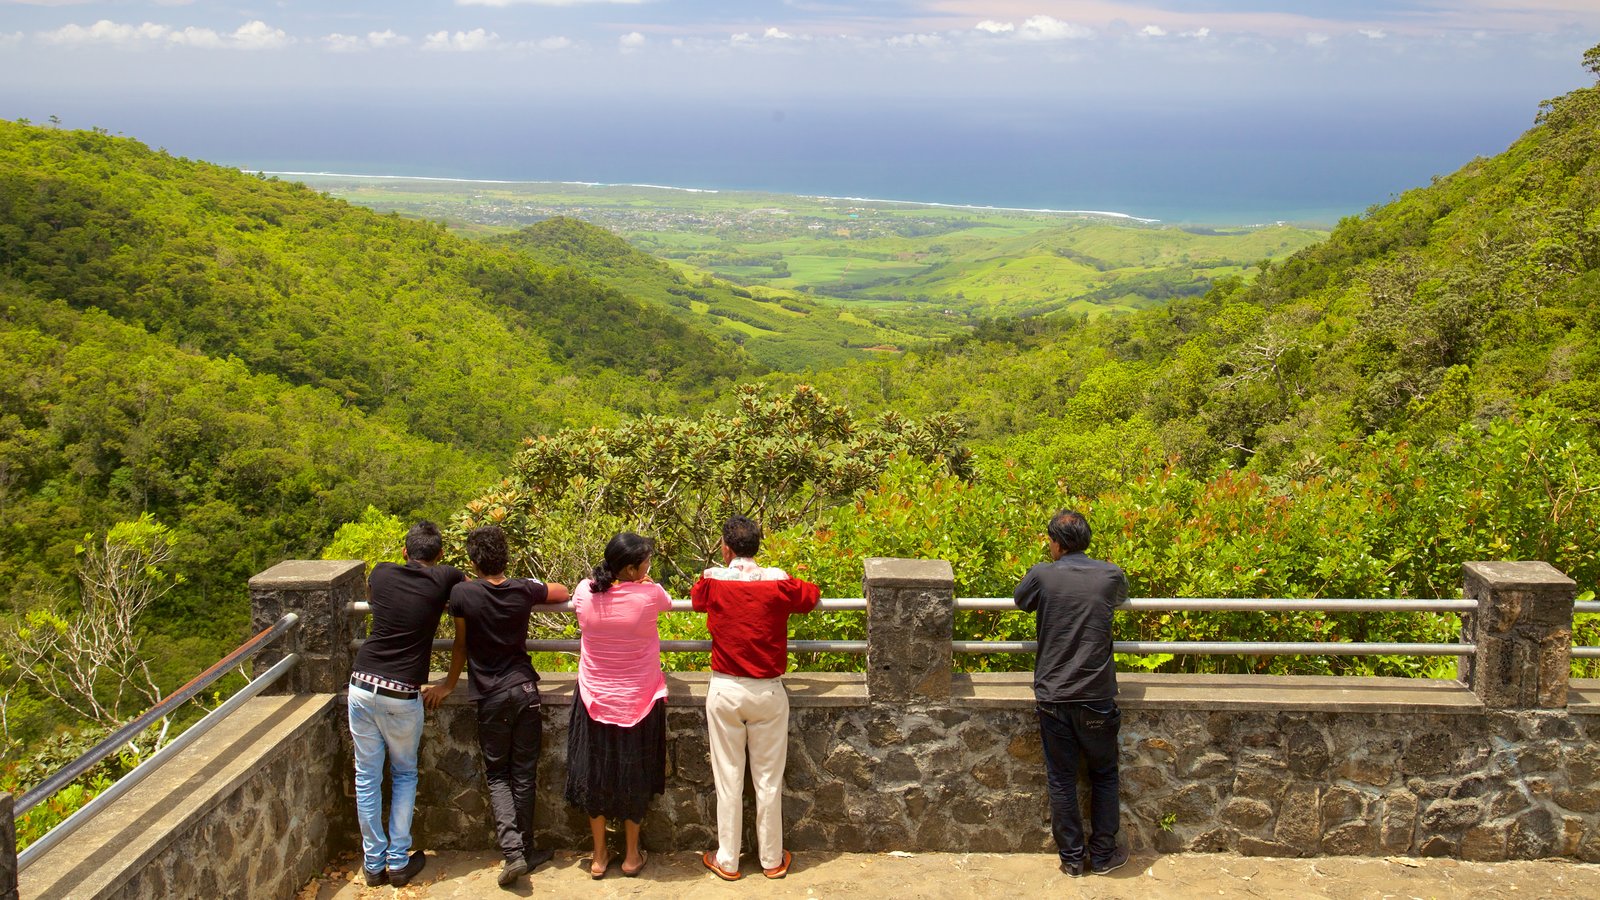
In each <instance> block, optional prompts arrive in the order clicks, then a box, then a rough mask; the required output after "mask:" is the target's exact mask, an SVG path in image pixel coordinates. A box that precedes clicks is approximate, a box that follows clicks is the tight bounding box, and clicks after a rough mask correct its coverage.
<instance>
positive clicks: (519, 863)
mask: <svg viewBox="0 0 1600 900" xmlns="http://www.w3.org/2000/svg"><path fill="white" fill-rule="evenodd" d="M526 874H528V861H527V860H526V859H523V858H522V857H520V856H519V857H517V858H516V859H508V860H506V861H505V862H504V863H502V864H501V866H500V878H499V881H500V886H501V887H507V886H509V885H510V884H511V882H513V881H516V880H517V879H518V878H521V877H522V876H524V875H526Z"/></svg>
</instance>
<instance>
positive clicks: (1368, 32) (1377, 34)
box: [1356, 28, 1389, 41]
mask: <svg viewBox="0 0 1600 900" xmlns="http://www.w3.org/2000/svg"><path fill="white" fill-rule="evenodd" d="M1356 34H1360V35H1364V36H1366V37H1368V38H1371V39H1372V40H1375V41H1381V40H1383V39H1384V38H1386V37H1388V36H1389V33H1388V32H1386V31H1384V30H1383V29H1382V28H1358V29H1356Z"/></svg>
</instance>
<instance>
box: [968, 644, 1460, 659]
mask: <svg viewBox="0 0 1600 900" xmlns="http://www.w3.org/2000/svg"><path fill="white" fill-rule="evenodd" d="M950 649H951V651H952V652H955V653H1037V652H1038V651H1039V643H1038V642H1037V641H951V642H950ZM1111 649H1112V650H1113V651H1114V652H1116V653H1135V654H1154V653H1170V654H1172V655H1173V656H1472V655H1473V654H1475V653H1477V652H1478V647H1477V645H1476V644H1381V643H1354V642H1350V643H1346V642H1341V641H1303V642H1268V641H1262V642H1259V643H1252V642H1250V641H1113V642H1112V644H1111Z"/></svg>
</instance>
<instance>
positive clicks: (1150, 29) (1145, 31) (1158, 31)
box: [1139, 25, 1167, 37]
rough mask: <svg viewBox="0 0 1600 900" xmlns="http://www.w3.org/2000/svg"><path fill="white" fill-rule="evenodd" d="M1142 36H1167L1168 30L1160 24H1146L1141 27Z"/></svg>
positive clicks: (1140, 34)
mask: <svg viewBox="0 0 1600 900" xmlns="http://www.w3.org/2000/svg"><path fill="white" fill-rule="evenodd" d="M1139 36H1140V37H1166V36H1167V30H1166V29H1165V28H1162V27H1161V26H1160V25H1146V26H1145V27H1143V28H1141V29H1139Z"/></svg>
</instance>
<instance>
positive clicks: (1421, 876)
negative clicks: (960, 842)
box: [300, 852, 1600, 900]
mask: <svg viewBox="0 0 1600 900" xmlns="http://www.w3.org/2000/svg"><path fill="white" fill-rule="evenodd" d="M615 859H616V857H613V860H614V861H613V864H612V866H611V869H610V871H609V872H607V874H606V878H605V879H604V880H602V881H593V880H591V879H590V878H589V872H588V857H587V855H582V856H580V855H578V854H576V853H570V852H568V853H558V854H556V859H555V862H553V863H551V864H549V865H545V866H542V867H540V869H539V870H538V871H537V872H535V873H533V874H532V875H531V876H524V877H522V878H520V879H518V880H517V881H516V882H515V883H514V884H513V885H512V886H511V888H509V889H502V888H500V887H499V886H498V885H497V884H496V883H495V876H496V874H497V873H498V872H499V868H500V860H499V858H498V856H496V855H493V854H485V853H456V852H445V853H438V854H434V853H429V854H428V865H427V868H426V869H424V870H423V871H422V873H421V874H420V875H419V876H418V878H417V880H416V881H415V882H413V883H412V884H410V885H407V886H406V887H405V888H403V889H395V888H390V887H380V888H369V887H367V886H366V884H365V882H364V880H363V879H362V875H361V864H360V861H359V860H358V859H357V858H355V857H354V856H351V857H347V858H345V859H342V860H339V861H338V862H337V863H336V864H335V865H333V866H330V867H329V868H328V869H327V870H326V871H325V872H324V873H323V874H322V875H321V876H320V877H318V878H316V879H314V880H312V881H311V882H310V883H309V884H307V885H306V887H305V889H304V890H302V891H301V894H300V900H402V898H403V900H413V898H417V900H420V898H438V900H443V898H452V900H457V898H475V897H595V898H608V897H634V896H649V897H662V898H689V897H694V898H718V897H738V898H741V900H743V898H759V897H805V898H829V897H861V898H872V900H900V898H906V897H932V898H958V897H959V898H965V897H1003V896H1006V895H1008V894H1009V895H1012V896H1014V897H1018V898H1020V897H1096V898H1098V897H1106V898H1111V897H1128V898H1139V900H1152V898H1185V900H1188V898H1195V897H1213V896H1214V897H1293V898H1296V900H1299V898H1312V897H1329V898H1340V900H1344V898H1357V897H1375V898H1379V897H1381V898H1388V897H1394V898H1411V897H1416V898H1444V897H1496V896H1497V897H1498V898H1500V900H1509V898H1517V897H1527V898H1535V897H1538V898H1543V897H1577V898H1591V900H1592V898H1600V866H1595V865H1583V864H1578V863H1569V862H1565V861H1560V860H1548V861H1540V862H1508V863H1471V862H1458V861H1456V860H1448V859H1411V858H1409V857H1388V858H1367V857H1323V858H1319V859H1269V858H1264V857H1243V856H1234V855H1228V854H1173V855H1166V856H1144V857H1135V858H1134V859H1132V860H1131V861H1130V862H1129V863H1128V864H1127V865H1126V866H1124V867H1123V868H1121V869H1119V870H1117V871H1116V872H1113V873H1111V874H1110V875H1101V876H1096V875H1085V876H1084V877H1082V878H1068V877H1066V876H1065V875H1062V874H1061V873H1060V872H1058V871H1057V870H1056V868H1055V865H1054V860H1053V858H1052V857H1050V856H1045V855H1040V854H1003V853H916V854H901V853H891V854H862V853H809V854H796V857H795V863H794V867H793V868H792V869H790V872H789V876H788V877H787V878H785V879H783V880H781V881H769V880H767V879H766V878H764V877H762V875H761V870H760V869H759V868H758V867H757V865H756V863H755V862H754V861H753V860H751V859H750V858H749V857H748V855H747V857H746V860H745V867H744V878H743V879H741V880H740V881H738V882H733V883H728V882H723V881H720V880H718V879H717V878H716V876H714V875H712V874H711V873H710V872H709V871H707V870H706V869H705V868H703V867H702V866H701V864H700V857H699V855H698V854H696V853H660V854H651V856H650V860H649V863H648V865H647V867H646V869H645V871H644V873H643V874H641V875H640V876H639V877H638V878H624V877H622V873H621V872H620V871H618V869H617V866H616V864H615Z"/></svg>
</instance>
